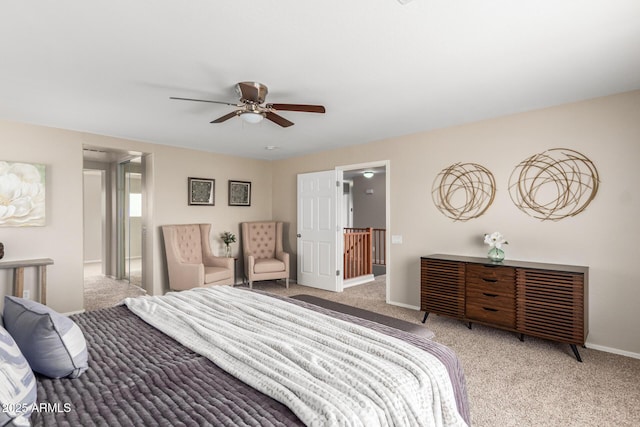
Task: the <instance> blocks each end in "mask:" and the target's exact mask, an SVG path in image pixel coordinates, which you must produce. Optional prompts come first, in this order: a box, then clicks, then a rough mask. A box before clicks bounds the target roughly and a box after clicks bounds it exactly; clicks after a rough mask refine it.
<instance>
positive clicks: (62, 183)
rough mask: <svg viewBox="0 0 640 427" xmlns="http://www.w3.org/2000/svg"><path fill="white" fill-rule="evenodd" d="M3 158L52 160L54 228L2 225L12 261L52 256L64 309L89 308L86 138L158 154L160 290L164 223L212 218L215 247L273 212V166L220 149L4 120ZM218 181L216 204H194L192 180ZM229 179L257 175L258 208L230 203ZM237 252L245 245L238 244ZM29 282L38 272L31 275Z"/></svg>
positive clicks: (56, 298) (6, 278)
mask: <svg viewBox="0 0 640 427" xmlns="http://www.w3.org/2000/svg"><path fill="white" fill-rule="evenodd" d="M0 141H1V142H0V147H1V148H0V159H2V160H10V161H20V162H27V163H44V164H46V167H47V170H46V173H47V182H46V185H47V189H46V191H47V201H46V203H47V205H46V206H47V225H46V227H27V228H7V227H0V241H1V242H3V243H4V244H5V248H6V249H5V253H6V254H5V259H31V258H52V259H53V260H54V262H55V264H54V265H53V266H50V267H49V269H48V290H49V292H48V301H47V302H48V305H50V306H51V307H52V308H54V309H56V310H58V311H61V312H73V311H77V310H81V309H82V307H83V296H82V288H83V231H82V228H83V227H82V224H83V216H82V212H83V190H82V186H83V172H82V171H83V158H82V155H83V153H82V147H83V144H87V145H91V146H97V147H105V148H109V149H114V150H132V151H139V152H143V153H148V154H150V156H151V159H152V160H151V162H152V164H153V167H152V169H153V176H154V182H153V187H154V190H155V191H154V193H155V194H154V196H153V198H152V200H151V201H150V206H149V208H150V210H151V213H152V222H151V224H149V229H150V231H151V235H152V240H153V243H152V248H153V249H152V253H153V257H152V264H153V270H152V277H150V278H149V279H150V280H151V283H152V284H153V292H154V293H163V292H165V291H166V290H167V289H168V283H167V277H166V267H165V265H164V252H163V250H164V249H163V248H162V247H161V244H162V238H161V232H160V226H161V225H162V224H175V223H197V222H206V223H211V224H212V246H213V248H214V251H215V250H221V249H222V243H221V242H220V241H219V239H217V235H218V234H219V233H221V232H223V231H232V232H235V233H236V234H237V233H238V232H239V225H238V224H239V223H240V222H242V221H253V220H264V219H270V218H271V215H272V213H271V188H272V183H271V164H270V163H269V162H266V161H261V160H251V159H243V158H239V157H232V156H225V155H219V154H213V153H203V152H199V151H194V150H187V149H181V148H174V147H168V146H161V145H155V144H148V143H142V142H138V141H130V140H125V139H119V138H112V137H105V136H99V135H92V134H86V133H79V132H73V131H65V130H58V129H52V128H47V127H40V126H32V125H25V124H19V123H13V122H5V121H0ZM188 177H200V178H213V179H215V180H216V192H215V195H216V203H215V206H188V205H187V178H188ZM229 179H233V180H242V181H251V182H252V197H251V206H250V207H230V206H227V182H228V180H229ZM233 249H234V254H235V253H237V252H238V249H239V244H235V245H233ZM26 279H27V280H29V279H30V277H27V278H26ZM0 290H2V291H4V293H10V291H11V276H10V275H9V274H8V272H6V271H3V270H0Z"/></svg>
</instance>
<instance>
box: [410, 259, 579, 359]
mask: <svg viewBox="0 0 640 427" xmlns="http://www.w3.org/2000/svg"><path fill="white" fill-rule="evenodd" d="M420 269H421V271H420V309H421V310H423V311H425V315H424V319H423V320H422V322H423V323H424V322H425V321H426V320H427V316H428V315H429V313H436V314H441V315H445V316H450V317H454V318H456V319H461V320H464V321H466V322H468V323H469V328H471V325H472V324H473V323H481V324H484V325H489V326H494V327H496V328H501V329H506V330H510V331H514V332H518V333H520V339H521V340H522V339H523V337H524V335H530V336H535V337H539V338H544V339H549V340H553V341H558V342H563V343H567V344H569V345H570V346H571V349H572V350H573V353H574V354H575V356H576V359H577V360H578V361H580V362H582V359H581V358H580V353H579V352H578V349H577V347H576V346H577V345H584V343H585V341H586V339H587V334H588V332H589V327H588V279H589V268H588V267H582V266H574V265H559V264H543V263H534V262H524V261H506V260H505V261H503V262H499V263H494V262H491V261H490V260H489V259H487V258H475V257H462V256H455V255H442V254H436V255H429V256H425V257H422V258H421V259H420Z"/></svg>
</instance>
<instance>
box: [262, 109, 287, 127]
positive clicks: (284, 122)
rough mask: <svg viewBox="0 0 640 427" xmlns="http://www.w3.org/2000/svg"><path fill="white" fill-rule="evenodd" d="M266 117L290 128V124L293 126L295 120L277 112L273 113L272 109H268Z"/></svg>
mask: <svg viewBox="0 0 640 427" xmlns="http://www.w3.org/2000/svg"><path fill="white" fill-rule="evenodd" d="M265 117H266V118H267V119H269V120H271V121H272V122H274V123H275V124H278V125H280V126H282V127H283V128H288V127H289V126H293V122H290V121H289V120H287V119H285V118H284V117H282V116H279V115H277V114H276V113H272V112H271V111H267V112H266V113H265Z"/></svg>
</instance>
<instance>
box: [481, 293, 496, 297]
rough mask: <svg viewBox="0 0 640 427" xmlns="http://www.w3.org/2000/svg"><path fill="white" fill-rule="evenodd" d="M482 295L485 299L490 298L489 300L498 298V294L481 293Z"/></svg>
mask: <svg viewBox="0 0 640 427" xmlns="http://www.w3.org/2000/svg"><path fill="white" fill-rule="evenodd" d="M482 295H484V296H485V297H491V298H495V297H497V296H498V294H488V293H486V292H483V293H482Z"/></svg>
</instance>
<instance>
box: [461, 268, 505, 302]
mask: <svg viewBox="0 0 640 427" xmlns="http://www.w3.org/2000/svg"><path fill="white" fill-rule="evenodd" d="M467 288H472V289H477V290H478V291H486V292H492V293H500V294H505V295H512V296H513V295H515V289H516V280H515V269H514V268H512V267H501V266H487V265H482V264H470V265H467Z"/></svg>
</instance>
